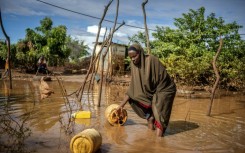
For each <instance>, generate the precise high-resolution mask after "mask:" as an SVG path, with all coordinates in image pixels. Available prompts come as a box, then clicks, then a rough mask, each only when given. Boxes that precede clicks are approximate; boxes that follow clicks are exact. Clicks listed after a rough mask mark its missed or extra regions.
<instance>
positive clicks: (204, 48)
mask: <svg viewBox="0 0 245 153" xmlns="http://www.w3.org/2000/svg"><path fill="white" fill-rule="evenodd" d="M204 15H205V8H204V7H201V8H199V9H198V10H193V9H190V10H189V12H188V13H183V14H182V17H181V18H175V22H174V25H175V26H176V27H177V28H176V29H171V28H169V27H159V26H157V27H156V32H153V33H152V36H153V37H154V40H153V41H151V48H152V49H151V51H152V54H154V55H156V56H158V57H159V58H160V60H161V61H162V63H163V64H164V65H165V66H166V68H167V70H168V71H169V73H170V74H171V75H172V76H173V77H175V79H176V80H177V81H179V82H182V83H184V84H187V85H202V84H210V83H211V84H212V81H213V77H214V72H213V68H212V65H211V61H212V60H213V56H214V55H215V53H216V51H217V49H218V47H219V37H220V36H222V38H223V47H222V49H221V54H220V56H219V58H218V61H217V65H218V69H219V71H220V73H221V85H223V86H224V87H228V86H241V85H242V84H244V81H245V73H244V72H245V67H244V66H245V64H244V61H245V60H244V59H245V52H244V44H245V42H244V40H242V39H241V37H240V35H239V33H238V30H239V29H240V28H242V26H240V25H238V24H237V23H236V22H232V23H225V21H224V20H223V18H222V17H219V18H217V17H216V16H215V14H214V13H211V14H210V15H208V16H207V17H205V16H204ZM141 38H144V37H142V34H140V33H138V34H137V35H135V36H133V37H131V39H130V41H131V40H134V41H135V39H136V40H137V41H138V42H140V43H142V40H144V39H141ZM144 42H146V41H145V40H144Z"/></svg>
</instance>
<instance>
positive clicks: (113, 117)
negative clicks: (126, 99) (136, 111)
mask: <svg viewBox="0 0 245 153" xmlns="http://www.w3.org/2000/svg"><path fill="white" fill-rule="evenodd" d="M118 106H119V105H118V104H112V105H109V106H108V107H107V108H106V110H105V117H106V119H107V121H108V122H109V123H110V124H111V125H113V126H114V125H123V124H124V123H125V122H126V121H127V118H128V114H127V111H126V110H125V109H122V110H121V112H120V113H118V112H117V110H116V109H117V108H118Z"/></svg>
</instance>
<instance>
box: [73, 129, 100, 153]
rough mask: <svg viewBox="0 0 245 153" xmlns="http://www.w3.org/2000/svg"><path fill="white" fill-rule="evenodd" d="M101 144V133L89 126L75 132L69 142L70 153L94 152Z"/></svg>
mask: <svg viewBox="0 0 245 153" xmlns="http://www.w3.org/2000/svg"><path fill="white" fill-rule="evenodd" d="M101 144H102V137H101V134H100V133H99V132H98V131H97V130H95V129H93V128H91V129H86V130H84V131H82V132H80V133H78V134H76V135H75V136H74V137H73V138H72V139H71V142H70V150H71V152H72V153H82V152H84V153H94V152H96V151H97V150H98V149H99V148H100V146H101Z"/></svg>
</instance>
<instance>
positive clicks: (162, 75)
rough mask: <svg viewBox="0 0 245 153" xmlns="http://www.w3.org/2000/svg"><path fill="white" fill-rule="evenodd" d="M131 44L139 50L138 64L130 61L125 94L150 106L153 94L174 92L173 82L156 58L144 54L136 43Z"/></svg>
mask: <svg viewBox="0 0 245 153" xmlns="http://www.w3.org/2000/svg"><path fill="white" fill-rule="evenodd" d="M132 46H133V47H135V48H136V49H137V50H138V51H139V52H140V64H139V66H136V65H134V64H133V62H131V82H130V86H129V89H128V91H127V95H128V96H129V97H130V98H132V99H133V100H136V101H139V102H141V103H143V104H145V105H148V106H150V105H151V104H152V99H153V96H154V94H157V93H159V92H175V91H176V87H175V84H174V82H173V81H172V80H171V78H170V76H169V75H168V74H167V71H166V69H165V68H164V66H163V65H162V63H161V62H160V61H159V60H158V58H156V57H155V56H153V55H146V54H144V50H143V48H142V47H141V46H140V45H138V44H133V45H132Z"/></svg>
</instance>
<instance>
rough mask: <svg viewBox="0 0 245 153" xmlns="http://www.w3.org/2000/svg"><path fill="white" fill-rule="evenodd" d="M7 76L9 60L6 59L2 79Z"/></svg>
mask: <svg viewBox="0 0 245 153" xmlns="http://www.w3.org/2000/svg"><path fill="white" fill-rule="evenodd" d="M8 75H9V58H8V57H7V58H6V61H5V71H4V73H3V76H2V78H3V79H5V78H6V77H7V76H8Z"/></svg>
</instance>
